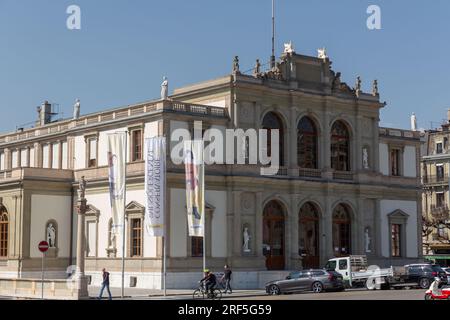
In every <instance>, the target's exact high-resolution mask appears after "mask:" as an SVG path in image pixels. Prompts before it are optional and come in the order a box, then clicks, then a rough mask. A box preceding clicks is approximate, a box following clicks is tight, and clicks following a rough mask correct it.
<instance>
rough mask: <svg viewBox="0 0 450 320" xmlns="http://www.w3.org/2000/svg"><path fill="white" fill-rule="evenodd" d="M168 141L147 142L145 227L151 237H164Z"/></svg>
mask: <svg viewBox="0 0 450 320" xmlns="http://www.w3.org/2000/svg"><path fill="white" fill-rule="evenodd" d="M165 191H166V139H165V138H164V137H156V138H150V139H146V140H145V201H146V206H145V227H146V230H147V232H148V234H149V235H150V236H153V237H163V236H164V212H165V210H164V208H165V199H166V197H165Z"/></svg>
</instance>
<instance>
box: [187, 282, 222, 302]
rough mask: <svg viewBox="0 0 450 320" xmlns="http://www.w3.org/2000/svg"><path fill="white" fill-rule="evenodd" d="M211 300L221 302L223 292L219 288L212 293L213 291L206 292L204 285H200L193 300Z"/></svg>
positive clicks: (193, 295)
mask: <svg viewBox="0 0 450 320" xmlns="http://www.w3.org/2000/svg"><path fill="white" fill-rule="evenodd" d="M205 297H206V299H211V300H220V299H222V291H221V290H220V289H218V288H216V287H215V288H214V289H213V290H212V292H211V290H208V291H207V290H206V289H205V286H204V285H203V283H200V285H199V287H198V288H197V289H196V290H195V291H194V293H193V294H192V298H193V299H194V300H198V299H205Z"/></svg>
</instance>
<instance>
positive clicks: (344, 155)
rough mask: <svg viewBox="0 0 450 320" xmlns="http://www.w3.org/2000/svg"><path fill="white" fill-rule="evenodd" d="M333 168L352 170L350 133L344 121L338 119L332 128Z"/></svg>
mask: <svg viewBox="0 0 450 320" xmlns="http://www.w3.org/2000/svg"><path fill="white" fill-rule="evenodd" d="M331 168H333V169H334V170H337V171H350V133H349V131H348V128H347V126H346V125H345V123H344V122H342V121H336V122H335V123H334V124H333V127H332V129H331Z"/></svg>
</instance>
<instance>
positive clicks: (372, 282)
mask: <svg viewBox="0 0 450 320" xmlns="http://www.w3.org/2000/svg"><path fill="white" fill-rule="evenodd" d="M366 288H367V290H375V289H376V288H377V284H376V280H375V279H371V278H369V279H367V281H366Z"/></svg>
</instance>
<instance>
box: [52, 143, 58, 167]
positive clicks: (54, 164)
mask: <svg viewBox="0 0 450 320" xmlns="http://www.w3.org/2000/svg"><path fill="white" fill-rule="evenodd" d="M52 169H59V143H58V142H57V143H53V144H52Z"/></svg>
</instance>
